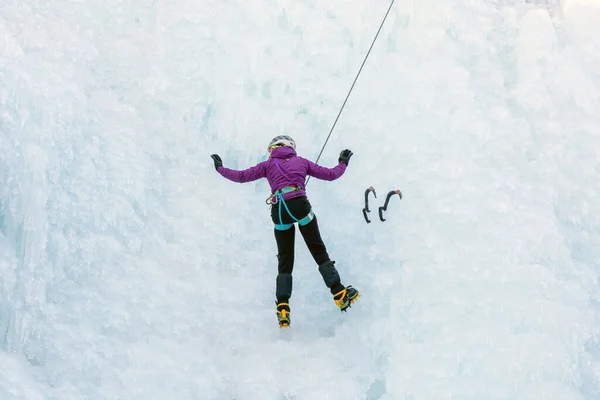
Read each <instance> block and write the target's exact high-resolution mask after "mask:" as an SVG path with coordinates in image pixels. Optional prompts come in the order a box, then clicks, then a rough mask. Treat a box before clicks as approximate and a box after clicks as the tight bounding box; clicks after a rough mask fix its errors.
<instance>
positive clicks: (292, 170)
mask: <svg viewBox="0 0 600 400" xmlns="http://www.w3.org/2000/svg"><path fill="white" fill-rule="evenodd" d="M268 150H269V159H268V160H267V161H263V162H261V163H259V164H257V165H256V166H254V167H251V168H248V169H246V170H242V171H237V170H232V169H229V168H225V167H223V161H222V160H221V157H219V155H217V154H212V155H211V157H212V159H213V161H214V164H215V169H216V170H217V172H219V173H220V174H221V175H222V176H223V177H225V178H227V179H229V180H231V181H233V182H238V183H244V182H251V181H255V180H257V179H260V178H267V180H268V182H269V185H270V186H271V192H272V194H271V195H270V196H269V198H268V199H267V203H268V204H270V205H271V219H272V220H273V223H274V224H275V229H274V233H275V240H276V241H277V252H278V254H277V259H278V275H277V279H276V289H275V295H276V298H277V302H276V304H277V319H278V321H279V326H280V327H282V328H284V327H288V326H289V325H290V322H291V319H290V305H289V300H290V297H291V296H292V269H293V267H294V237H295V227H294V224H295V223H297V224H298V228H299V230H300V233H301V234H302V237H303V238H304V241H305V243H306V246H307V247H308V249H309V251H310V253H311V255H312V256H313V258H314V260H315V262H316V263H317V265H318V266H319V272H320V273H321V276H322V277H323V280H324V281H325V285H327V287H328V288H329V290H330V291H331V294H332V295H333V299H334V301H335V304H336V305H337V306H338V307H339V308H340V310H342V311H346V309H347V308H348V307H350V304H352V303H353V302H354V301H355V300H356V299H357V298H358V297H359V293H358V291H357V290H356V289H355V288H353V287H352V286H344V285H342V282H341V280H340V275H339V273H338V271H337V269H336V267H335V265H334V264H335V261H332V260H331V259H330V258H329V254H328V253H327V249H326V247H325V244H324V243H323V239H321V234H320V232H319V226H318V224H317V217H316V215H315V213H314V212H313V210H312V207H311V204H310V202H309V201H308V198H307V197H306V189H305V185H304V182H305V180H306V176H307V175H309V176H312V177H315V178H317V179H322V180H327V181H333V180H335V179H338V178H339V177H341V176H342V175H343V174H344V172H345V171H346V167H347V166H348V162H349V161H350V157H352V154H353V153H352V152H351V151H350V150H347V149H346V150H343V151H342V152H341V153H340V157H339V159H338V162H339V164H338V165H337V166H335V167H334V168H325V167H322V166H320V165H318V164H316V163H313V162H312V161H309V160H307V159H305V158H302V157H300V156H298V155H297V154H296V142H295V141H294V140H293V139H292V138H291V137H289V136H276V137H275V138H273V140H271V143H269V147H268Z"/></svg>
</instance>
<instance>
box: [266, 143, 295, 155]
mask: <svg viewBox="0 0 600 400" xmlns="http://www.w3.org/2000/svg"><path fill="white" fill-rule="evenodd" d="M296 155H297V154H296V150H294V149H293V148H291V147H287V146H283V147H275V148H274V149H273V150H271V155H270V156H269V157H270V158H290V157H296Z"/></svg>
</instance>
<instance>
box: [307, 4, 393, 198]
mask: <svg viewBox="0 0 600 400" xmlns="http://www.w3.org/2000/svg"><path fill="white" fill-rule="evenodd" d="M394 1H395V0H392V1H391V3H390V6H389V7H388V9H387V12H386V13H385V16H384V17H383V20H382V21H381V24H380V25H379V29H377V33H376V34H375V37H374V38H373V42H372V43H371V47H369V51H367V55H366V56H365V59H364V60H363V62H362V64H361V66H360V68H359V69H358V73H357V74H356V77H355V78H354V82H352V86H350V90H349V91H348V94H347V95H346V98H345V99H344V102H343V103H342V107H341V108H340V111H339V112H338V115H337V117H335V121H333V125H332V126H331V130H330V131H329V135H327V139H325V143H323V147H322V148H321V152H320V153H319V156H318V157H317V160H316V161H315V163H318V162H319V159H320V158H321V155H322V154H323V150H325V146H327V142H328V141H329V137H330V136H331V133H332V132H333V129H334V128H335V126H336V124H337V122H338V119H339V118H340V115H342V111H343V110H344V107H345V106H346V102H347V101H348V98H349V97H350V93H352V89H354V85H355V84H356V81H357V80H358V77H359V76H360V73H361V72H362V69H363V67H364V66H365V63H366V62H367V59H368V58H369V54H371V50H372V49H373V46H374V45H375V42H376V41H377V37H378V36H379V32H381V28H383V24H384V23H385V20H386V19H387V17H388V14H389V13H390V10H391V9H392V6H393V5H394ZM308 181H310V176H309V177H308V179H307V180H306V184H305V185H304V186H306V185H308Z"/></svg>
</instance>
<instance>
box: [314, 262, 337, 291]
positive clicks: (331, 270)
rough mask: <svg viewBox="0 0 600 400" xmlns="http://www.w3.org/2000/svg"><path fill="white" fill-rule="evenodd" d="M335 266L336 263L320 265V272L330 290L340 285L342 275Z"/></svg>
mask: <svg viewBox="0 0 600 400" xmlns="http://www.w3.org/2000/svg"><path fill="white" fill-rule="evenodd" d="M334 264H335V262H334V261H326V262H324V263H323V264H321V265H319V272H320V273H321V276H322V277H323V280H324V281H325V285H327V287H328V288H330V287H332V286H335V285H339V284H340V274H338V272H337V269H335V265H334Z"/></svg>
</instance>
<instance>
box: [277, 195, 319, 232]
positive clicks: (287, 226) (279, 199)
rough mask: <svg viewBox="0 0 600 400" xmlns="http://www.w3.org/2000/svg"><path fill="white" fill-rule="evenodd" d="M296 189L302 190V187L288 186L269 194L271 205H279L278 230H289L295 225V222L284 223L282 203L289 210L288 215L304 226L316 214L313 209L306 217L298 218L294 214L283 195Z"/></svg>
mask: <svg viewBox="0 0 600 400" xmlns="http://www.w3.org/2000/svg"><path fill="white" fill-rule="evenodd" d="M296 190H300V189H299V188H298V187H296V186H287V187H284V188H283V189H281V190H278V191H276V192H275V193H273V194H272V195H271V196H269V198H268V199H267V204H271V205H274V204H277V207H278V210H277V211H278V213H279V223H278V224H275V229H277V230H278V231H287V230H288V229H290V228H291V227H292V225H294V224H293V223H292V224H284V223H283V220H282V218H281V205H282V204H283V207H285V211H287V213H288V215H289V216H290V217H292V219H293V220H294V221H296V222H297V223H298V225H300V226H304V225H306V224H308V223H309V222H310V221H312V220H313V218H314V217H315V214H314V213H313V210H312V209H311V210H310V212H309V213H308V215H307V216H306V217H304V218H301V219H298V218H296V217H294V216H293V215H292V213H291V211H290V209H289V208H288V206H287V204H286V203H285V200H284V199H283V195H284V194H286V193H291V192H295V191H296Z"/></svg>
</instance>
